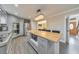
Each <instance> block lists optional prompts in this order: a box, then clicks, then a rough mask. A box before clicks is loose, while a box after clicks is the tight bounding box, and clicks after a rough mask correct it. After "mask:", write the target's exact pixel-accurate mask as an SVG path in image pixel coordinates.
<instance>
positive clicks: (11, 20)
mask: <svg viewBox="0 0 79 59" xmlns="http://www.w3.org/2000/svg"><path fill="white" fill-rule="evenodd" d="M13 23H19V24H20V34H19V35H23V33H24V32H23V23H24V20H23V19H20V18H17V17H15V16H12V15H8V19H7V25H8V32H11V31H12V30H13Z"/></svg>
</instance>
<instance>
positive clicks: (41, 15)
mask: <svg viewBox="0 0 79 59" xmlns="http://www.w3.org/2000/svg"><path fill="white" fill-rule="evenodd" d="M43 19H44V15H43V14H40V15H38V16H37V17H36V18H35V21H39V20H43Z"/></svg>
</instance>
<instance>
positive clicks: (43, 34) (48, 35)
mask: <svg viewBox="0 0 79 59" xmlns="http://www.w3.org/2000/svg"><path fill="white" fill-rule="evenodd" d="M29 32H30V33H32V34H34V35H37V36H39V37H42V38H45V39H47V40H50V41H53V42H59V40H60V38H61V35H60V34H59V33H54V32H46V31H39V30H30V31H29Z"/></svg>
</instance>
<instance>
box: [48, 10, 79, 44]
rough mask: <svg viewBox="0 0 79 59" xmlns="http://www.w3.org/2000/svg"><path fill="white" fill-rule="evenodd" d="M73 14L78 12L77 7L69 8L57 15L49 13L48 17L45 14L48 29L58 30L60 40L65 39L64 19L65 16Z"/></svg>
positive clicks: (63, 40)
mask: <svg viewBox="0 0 79 59" xmlns="http://www.w3.org/2000/svg"><path fill="white" fill-rule="evenodd" d="M74 14H79V9H73V10H69V11H66V12H63V13H62V14H60V15H57V16H52V15H49V16H50V17H49V16H47V22H48V29H51V30H52V29H55V30H60V31H61V37H62V39H61V41H62V42H65V41H66V19H65V17H66V16H69V15H74Z"/></svg>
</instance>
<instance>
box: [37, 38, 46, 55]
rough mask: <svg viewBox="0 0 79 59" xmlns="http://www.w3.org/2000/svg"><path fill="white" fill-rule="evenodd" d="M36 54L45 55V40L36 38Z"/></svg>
mask: <svg viewBox="0 0 79 59" xmlns="http://www.w3.org/2000/svg"><path fill="white" fill-rule="evenodd" d="M38 53H39V54H46V53H47V40H46V39H44V38H41V37H38Z"/></svg>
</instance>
